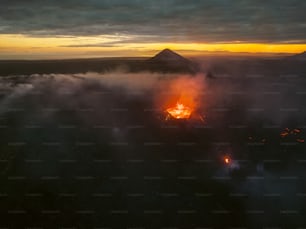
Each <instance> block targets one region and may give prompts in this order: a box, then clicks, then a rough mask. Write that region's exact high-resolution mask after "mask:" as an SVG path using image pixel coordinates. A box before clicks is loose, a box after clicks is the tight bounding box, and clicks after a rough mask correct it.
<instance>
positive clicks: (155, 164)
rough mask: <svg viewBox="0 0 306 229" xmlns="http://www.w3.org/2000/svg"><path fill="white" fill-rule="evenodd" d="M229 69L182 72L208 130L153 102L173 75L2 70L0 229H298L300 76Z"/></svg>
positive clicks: (302, 203) (304, 124)
mask: <svg viewBox="0 0 306 229" xmlns="http://www.w3.org/2000/svg"><path fill="white" fill-rule="evenodd" d="M235 63H236V65H233V64H227V65H226V63H223V64H221V63H219V64H216V65H214V66H213V67H211V66H209V67H210V70H211V71H212V72H213V74H214V75H213V77H211V78H209V79H208V78H206V77H205V75H201V74H200V75H198V76H187V77H191V78H193V77H202V78H203V82H202V83H203V92H202V93H201V98H200V99H199V101H200V102H199V106H198V108H197V111H196V112H197V114H195V115H200V116H202V117H204V122H203V121H202V120H199V119H197V118H195V117H194V118H192V119H191V120H185V121H184V120H180V121H177V120H165V113H164V112H163V109H161V108H160V107H158V106H157V104H158V103H157V102H156V97H158V98H159V99H160V98H163V97H165V98H166V97H167V96H169V94H168V93H167V91H165V90H161V88H160V87H159V85H160V84H163V82H166V81H169V82H171V80H173V79H175V78H177V77H181V76H182V74H178V73H173V74H166V73H148V71H143V72H138V73H127V72H126V71H119V70H117V71H115V72H109V73H106V74H102V73H85V74H77V73H74V74H71V72H61V74H55V73H57V72H56V71H55V72H52V73H53V74H50V73H51V72H39V71H38V72H36V71H35V68H34V69H31V70H29V71H28V72H25V73H19V72H15V73H19V74H11V75H10V74H7V73H9V72H6V73H5V74H4V73H3V74H2V75H3V77H2V78H1V81H0V89H1V91H0V92H1V100H0V128H1V129H0V131H1V132H0V133H1V135H0V141H1V144H0V179H1V180H0V215H1V216H0V227H2V228H154V229H155V228H186V229H191V228H303V227H305V226H306V223H305V215H306V155H305V143H304V142H303V141H304V139H305V137H306V136H305V131H306V99H305V96H306V78H305V68H303V67H302V66H303V65H302V62H295V63H291V62H290V64H289V63H288V65H287V66H285V65H284V63H286V62H282V63H281V64H280V63H279V62H278V65H277V64H276V66H275V65H268V64H266V63H267V62H258V61H255V62H239V64H237V62H235ZM262 63H263V64H262ZM269 66H270V68H269ZM277 66H281V67H277ZM290 66H291V67H290ZM292 66H293V67H292ZM297 66H299V67H298V68H297ZM206 67H207V66H206ZM119 69H120V68H119ZM280 69H282V70H283V71H282V72H280ZM16 71H17V70H16ZM235 72H236V73H235ZM10 73H12V72H10ZM27 73H29V74H27ZM30 73H31V74H30ZM34 73H37V74H34ZM42 73H45V74H42ZM47 73H48V74H47ZM64 73H65V74H64ZM68 73H69V74H68ZM170 96H171V95H170ZM286 128H288V129H286ZM281 135H282V136H281ZM225 156H228V157H230V158H231V162H230V164H226V163H225V162H224V160H223V159H224V157H225Z"/></svg>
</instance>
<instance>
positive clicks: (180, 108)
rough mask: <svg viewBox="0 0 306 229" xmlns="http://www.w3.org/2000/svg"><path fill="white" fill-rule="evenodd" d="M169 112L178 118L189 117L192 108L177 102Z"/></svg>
mask: <svg viewBox="0 0 306 229" xmlns="http://www.w3.org/2000/svg"><path fill="white" fill-rule="evenodd" d="M167 112H168V113H169V114H170V115H171V116H172V117H173V118H176V119H188V118H189V117H190V115H191V113H192V109H191V108H189V107H187V106H185V105H184V104H182V103H179V102H177V103H176V106H175V107H170V108H168V109H167Z"/></svg>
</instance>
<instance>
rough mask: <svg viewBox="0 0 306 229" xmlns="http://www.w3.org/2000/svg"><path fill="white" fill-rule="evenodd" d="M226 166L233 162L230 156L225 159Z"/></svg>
mask: <svg viewBox="0 0 306 229" xmlns="http://www.w3.org/2000/svg"><path fill="white" fill-rule="evenodd" d="M224 162H225V164H229V163H230V162H231V159H230V158H229V157H228V156H225V157H224Z"/></svg>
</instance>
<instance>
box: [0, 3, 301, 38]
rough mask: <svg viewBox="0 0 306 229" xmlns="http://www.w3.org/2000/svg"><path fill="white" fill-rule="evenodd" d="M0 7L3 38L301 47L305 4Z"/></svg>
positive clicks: (14, 4) (63, 4) (18, 5)
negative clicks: (134, 38) (123, 38)
mask: <svg viewBox="0 0 306 229" xmlns="http://www.w3.org/2000/svg"><path fill="white" fill-rule="evenodd" d="M0 3H1V5H2V7H1V9H0V33H2V34H5V33H18V34H20V33H21V34H26V35H29V36H55V35H56V36H58V35H65V36H67V35H68V36H80V35H81V36H89V35H90V36H92V35H101V34H109V35H116V34H127V35H141V36H149V37H150V36H155V39H152V41H168V40H171V41H202V42H212V41H214V42H226V41H245V42H250V41H251V42H282V43H283V42H285V43H291V42H293V43H294V42H306V32H305V31H306V29H305V28H306V19H305V16H304V14H305V9H306V2H305V1H302V0H292V1H285V0H279V1H276V0H271V1H255V0H244V1H242V0H237V1H235V2H232V1H231V2H229V1H225V0H207V1H197V0H191V1H182V0H176V1H175V0H163V1H162V0H156V1H140V0H130V1H125V0H117V1H116V0H113V1H108V0H104V1H97V0H89V1H81V0H74V1H72V0H61V1H59V0H53V1H38V0H31V1H21V0H10V1H8V0H0ZM156 35H158V36H157V39H156ZM158 38H160V39H158ZM147 39H148V37H144V40H147ZM148 40H150V38H149V39H148ZM150 41H151V40H150Z"/></svg>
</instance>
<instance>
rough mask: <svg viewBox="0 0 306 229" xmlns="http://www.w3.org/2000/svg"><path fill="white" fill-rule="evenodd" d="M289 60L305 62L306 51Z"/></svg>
mask: <svg viewBox="0 0 306 229" xmlns="http://www.w3.org/2000/svg"><path fill="white" fill-rule="evenodd" d="M289 58H290V59H294V60H306V51H304V52H302V53H299V54H296V55H293V56H290V57H289Z"/></svg>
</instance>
